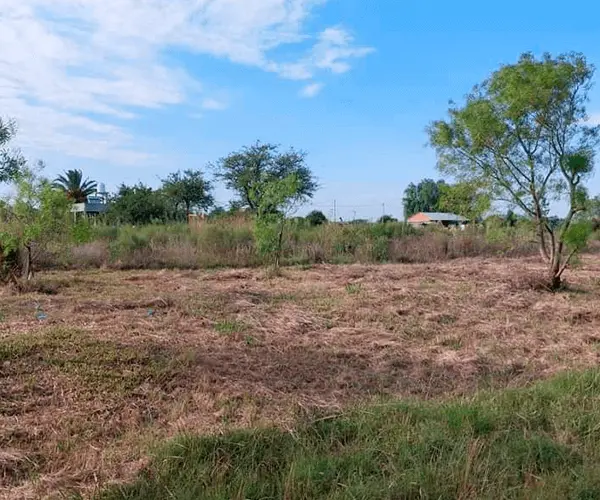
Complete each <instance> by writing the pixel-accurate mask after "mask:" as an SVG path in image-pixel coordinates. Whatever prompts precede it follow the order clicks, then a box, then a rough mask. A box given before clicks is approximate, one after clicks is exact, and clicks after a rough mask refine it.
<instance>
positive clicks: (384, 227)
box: [38, 213, 537, 269]
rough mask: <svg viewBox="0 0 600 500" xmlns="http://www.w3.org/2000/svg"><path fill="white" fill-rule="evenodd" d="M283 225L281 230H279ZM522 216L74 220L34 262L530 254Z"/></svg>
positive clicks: (159, 264)
mask: <svg viewBox="0 0 600 500" xmlns="http://www.w3.org/2000/svg"><path fill="white" fill-rule="evenodd" d="M283 223H285V230H284V231H283V228H284V226H283ZM536 248H537V247H536V245H535V241H534V239H533V232H532V228H531V225H530V224H529V223H528V222H527V221H523V222H519V223H518V224H517V225H516V226H514V227H509V226H507V225H506V223H505V222H503V220H502V219H499V220H498V221H496V219H490V222H489V224H488V225H487V226H486V227H474V228H470V229H468V230H466V231H455V232H450V231H447V230H436V229H430V230H417V229H414V228H412V227H411V226H409V225H406V224H404V223H398V222H382V223H377V224H345V225H341V224H324V225H319V226H311V225H310V223H309V222H306V221H304V220H303V219H300V220H295V219H284V218H283V217H282V216H280V215H279V214H277V213H275V214H272V213H266V214H265V216H264V217H263V218H262V219H259V220H258V222H257V221H255V219H254V217H252V216H239V215H238V216H234V217H220V218H218V219H214V220H208V221H206V222H204V223H203V224H201V225H199V226H198V227H193V226H191V227H190V226H188V225H185V224H179V225H177V224H168V225H162V224H152V225H147V226H142V227H133V226H118V227H105V226H92V225H86V224H85V223H83V222H79V223H78V224H77V225H76V226H74V227H73V228H72V229H71V233H70V235H67V236H65V237H64V239H63V241H62V242H60V241H59V242H54V243H53V244H51V245H46V246H45V248H44V251H43V252H42V253H41V255H40V258H39V259H38V265H39V267H41V268H73V267H74V268H88V267H116V268H125V269H127V268H139V269H144V268H147V269H159V268H180V269H199V268H211V267H254V266H258V265H274V264H275V263H276V261H278V262H279V263H280V264H281V265H304V264H321V263H331V264H342V263H352V262H362V263H371V262H373V263H376V262H379V263H383V262H403V263H416V262H437V261H444V260H449V259H455V258H461V257H477V256H481V257H484V256H507V257H515V256H527V255H535V253H536Z"/></svg>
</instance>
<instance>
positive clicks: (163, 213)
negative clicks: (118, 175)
mask: <svg viewBox="0 0 600 500" xmlns="http://www.w3.org/2000/svg"><path fill="white" fill-rule="evenodd" d="M172 213H173V207H172V206H170V205H169V202H168V199H166V198H165V196H164V195H163V194H162V193H161V192H160V191H155V190H153V189H152V188H151V187H149V186H146V185H144V184H142V183H139V184H138V185H136V186H125V185H124V184H123V185H121V187H119V192H118V193H117V195H116V196H115V197H114V198H113V199H112V200H111V202H110V208H109V211H108V219H109V220H110V221H112V222H118V223H120V224H134V225H145V224H151V223H154V222H165V221H167V220H169V219H170V217H169V215H170V214H172Z"/></svg>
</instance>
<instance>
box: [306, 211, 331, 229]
mask: <svg viewBox="0 0 600 500" xmlns="http://www.w3.org/2000/svg"><path fill="white" fill-rule="evenodd" d="M306 220H307V221H308V223H309V224H310V225H311V226H321V225H323V224H326V223H327V217H326V216H325V214H324V213H323V212H321V211H320V210H313V211H312V212H310V213H309V214H308V215H307V216H306Z"/></svg>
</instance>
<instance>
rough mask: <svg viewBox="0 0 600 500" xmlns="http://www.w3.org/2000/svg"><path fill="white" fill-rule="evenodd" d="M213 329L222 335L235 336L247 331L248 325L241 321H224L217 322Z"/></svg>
mask: <svg viewBox="0 0 600 500" xmlns="http://www.w3.org/2000/svg"><path fill="white" fill-rule="evenodd" d="M214 329H215V331H216V332H218V333H220V334H222V335H235V334H236V333H244V332H245V331H246V330H248V325H246V324H245V323H242V322H241V321H235V320H224V321H217V322H216V323H215V324H214Z"/></svg>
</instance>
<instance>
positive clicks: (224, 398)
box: [0, 256, 600, 499]
mask: <svg viewBox="0 0 600 500" xmlns="http://www.w3.org/2000/svg"><path fill="white" fill-rule="evenodd" d="M536 265H537V264H536V260H535V259H533V260H526V259H520V260H508V259H465V260H457V261H451V262H447V263H441V264H429V265H425V264H423V265H379V266H375V265H374V266H364V265H350V266H315V267H310V268H288V269H284V270H282V274H281V275H280V276H269V275H267V274H266V273H265V271H264V270H218V271H186V272H181V271H135V272H132V271H127V272H125V271H102V270H101V271H80V272H57V273H46V274H43V275H40V276H39V277H38V281H37V282H36V283H35V284H34V286H33V287H32V291H31V292H29V293H22V294H17V293H15V292H14V291H11V290H9V289H3V290H2V291H0V497H1V498H14V499H17V498H19V499H21V498H42V497H46V496H52V495H59V494H61V495H62V494H68V493H69V492H79V493H81V494H83V495H84V496H90V495H93V494H94V493H95V492H97V491H99V489H100V488H101V487H103V486H104V485H106V484H108V483H111V482H113V481H129V480H131V479H132V478H133V477H134V476H135V474H136V473H137V472H138V471H139V470H140V469H141V468H142V467H143V466H144V465H145V464H146V463H147V461H148V458H147V457H148V456H149V455H150V454H151V453H152V450H153V449H155V447H156V446H157V445H159V444H161V443H164V441H165V440H166V439H168V438H171V437H173V436H175V435H178V434H180V433H188V432H193V433H219V432H224V431H226V430H229V429H236V428H248V427H258V426H262V425H276V426H278V427H281V428H284V429H285V428H290V426H292V425H293V422H294V420H295V419H296V418H298V416H299V415H302V414H305V413H307V412H313V411H315V409H317V410H318V411H325V412H327V411H336V410H339V409H341V408H346V407H350V406H353V405H356V404H359V403H362V402H368V401H373V400H378V401H380V400H382V399H384V400H385V399H386V398H391V397H394V398H398V397H412V398H429V399H443V398H447V397H449V396H454V395H462V394H471V393H473V392H474V391H475V390H477V389H480V388H490V387H507V386H510V387H517V386H523V385H527V384H529V383H530V382H531V381H534V380H537V379H540V378H547V377H548V376H549V375H552V374H554V373H556V372H560V371H564V370H567V369H582V368H587V367H592V366H594V365H597V364H598V361H599V360H600V306H599V304H600V257H599V256H585V257H584V258H583V259H582V263H581V265H580V266H579V267H578V268H576V269H574V270H571V271H569V273H568V275H567V279H568V281H569V287H568V289H567V290H566V291H563V292H561V293H557V294H553V293H550V292H548V291H546V290H544V289H543V288H541V287H539V286H538V284H537V280H536V279H535V272H536V271H535V268H536ZM541 270H542V268H541V267H539V268H538V271H539V272H541ZM59 498H60V497H59Z"/></svg>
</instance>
